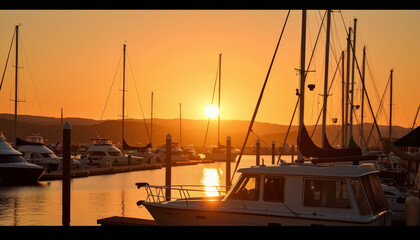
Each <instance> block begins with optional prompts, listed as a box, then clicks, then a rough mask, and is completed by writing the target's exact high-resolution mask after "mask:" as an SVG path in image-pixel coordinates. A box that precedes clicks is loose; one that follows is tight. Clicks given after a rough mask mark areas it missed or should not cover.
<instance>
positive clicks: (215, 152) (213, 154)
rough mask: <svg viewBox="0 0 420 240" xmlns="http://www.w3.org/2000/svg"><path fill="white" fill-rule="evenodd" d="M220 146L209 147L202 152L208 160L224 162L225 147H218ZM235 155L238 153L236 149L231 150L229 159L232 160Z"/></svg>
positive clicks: (234, 158)
mask: <svg viewBox="0 0 420 240" xmlns="http://www.w3.org/2000/svg"><path fill="white" fill-rule="evenodd" d="M220 146H221V145H220ZM220 146H218V147H211V148H210V150H209V151H208V152H206V153H204V155H205V156H206V157H205V158H206V159H208V160H213V161H216V162H221V161H223V162H226V147H224V146H222V147H220ZM237 156H238V153H237V152H236V151H232V152H231V154H230V161H231V162H234V161H235V160H236V157H237Z"/></svg>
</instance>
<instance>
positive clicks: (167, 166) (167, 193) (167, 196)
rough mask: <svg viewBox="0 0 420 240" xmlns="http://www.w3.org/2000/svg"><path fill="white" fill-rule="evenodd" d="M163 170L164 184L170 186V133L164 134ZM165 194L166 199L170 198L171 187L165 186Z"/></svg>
mask: <svg viewBox="0 0 420 240" xmlns="http://www.w3.org/2000/svg"><path fill="white" fill-rule="evenodd" d="M165 160H166V161H165V163H166V166H165V170H166V174H165V185H166V186H170V185H171V178H172V176H171V168H172V136H171V134H169V133H168V135H166V159H165ZM165 195H166V201H169V200H170V199H171V189H170V188H166V190H165Z"/></svg>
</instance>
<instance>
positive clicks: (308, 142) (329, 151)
mask: <svg viewBox="0 0 420 240" xmlns="http://www.w3.org/2000/svg"><path fill="white" fill-rule="evenodd" d="M325 143H326V144H325V146H326V147H325V148H320V147H318V146H316V145H315V143H314V142H313V141H312V139H311V137H310V136H309V134H308V131H307V130H306V127H305V126H303V127H302V131H301V134H300V139H299V136H298V145H299V148H300V152H301V153H302V155H303V156H305V157H315V158H334V157H349V156H361V155H362V149H361V148H360V147H352V148H344V149H336V148H333V147H331V145H330V144H329V143H328V140H327V141H326V142H325Z"/></svg>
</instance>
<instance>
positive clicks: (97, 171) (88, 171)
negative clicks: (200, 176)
mask: <svg viewBox="0 0 420 240" xmlns="http://www.w3.org/2000/svg"><path fill="white" fill-rule="evenodd" d="M161 168H162V165H161V164H155V165H122V166H112V167H103V168H83V169H72V170H71V173H70V176H71V177H72V178H79V177H88V176H95V175H107V174H115V173H122V172H131V171H141V170H152V169H161ZM61 179H63V172H62V171H52V172H49V173H45V174H44V175H42V177H41V178H40V179H39V181H51V180H61Z"/></svg>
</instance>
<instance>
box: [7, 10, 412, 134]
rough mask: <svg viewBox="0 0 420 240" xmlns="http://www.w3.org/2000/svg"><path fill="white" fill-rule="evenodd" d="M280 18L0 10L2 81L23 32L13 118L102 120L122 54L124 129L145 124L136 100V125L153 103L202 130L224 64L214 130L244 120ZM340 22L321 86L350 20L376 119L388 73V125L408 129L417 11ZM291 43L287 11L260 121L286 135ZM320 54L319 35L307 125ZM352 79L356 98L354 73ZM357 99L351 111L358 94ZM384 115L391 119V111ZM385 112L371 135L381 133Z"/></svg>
mask: <svg viewBox="0 0 420 240" xmlns="http://www.w3.org/2000/svg"><path fill="white" fill-rule="evenodd" d="M286 14H287V11H286V10H0V33H1V36H2V37H1V39H0V69H1V70H2V71H3V68H4V65H5V62H6V57H7V53H8V49H9V46H10V41H11V38H12V34H13V31H14V27H15V25H16V24H19V23H20V24H22V26H21V27H20V39H21V40H23V48H24V53H25V55H23V52H22V51H20V52H21V53H22V55H20V59H21V60H23V63H22V62H21V63H20V65H22V64H23V66H24V68H23V69H21V70H19V71H20V74H21V78H20V82H21V83H20V86H21V87H22V89H19V91H20V96H19V100H24V101H25V102H24V103H19V114H29V115H41V116H52V117H60V109H61V108H63V109H64V116H65V117H82V118H93V119H100V118H101V115H102V111H103V110H104V107H105V101H106V99H107V96H108V93H109V91H110V89H111V84H112V81H113V79H114V75H115V74H116V72H117V66H118V63H119V60H120V58H121V55H122V49H123V44H124V43H126V44H127V54H128V61H127V72H126V81H127V85H126V88H127V89H128V92H127V99H126V101H127V106H126V115H128V117H130V118H142V117H143V115H142V113H141V109H140V105H139V100H140V102H141V104H142V107H143V111H144V116H145V117H146V118H150V113H151V110H150V102H151V92H152V91H153V92H154V110H153V113H154V117H157V118H178V117H179V103H182V117H183V118H190V119H205V118H206V116H205V114H204V108H205V107H206V106H207V105H208V104H209V103H210V101H211V95H212V91H213V84H214V80H215V76H216V70H217V65H218V55H219V53H222V54H223V55H222V108H221V118H222V119H238V120H250V119H251V117H252V114H253V111H254V108H255V105H256V102H257V99H258V96H259V93H260V90H261V87H262V84H263V82H264V79H265V76H266V73H267V70H268V67H269V64H270V61H271V58H272V55H273V52H274V49H275V46H276V44H277V40H278V37H279V35H280V32H281V28H282V26H283V23H284V20H285V18H286ZM323 14H324V10H310V11H308V25H309V26H308V33H307V34H308V35H307V57H306V58H307V61H308V60H309V56H310V54H311V52H312V48H313V45H314V42H315V39H316V34H317V32H318V29H319V25H320V22H321V16H322V15H323ZM341 14H342V15H341ZM341 14H340V12H334V13H333V21H332V34H333V36H332V48H333V49H334V50H333V51H331V55H330V70H329V72H330V79H331V76H332V74H333V73H334V70H335V68H336V64H337V62H336V60H335V59H338V58H339V55H340V54H341V51H342V50H345V48H346V43H345V41H346V39H345V38H346V36H345V27H344V24H346V26H347V28H348V26H353V18H354V17H356V18H357V19H358V25H357V39H356V41H357V42H356V51H357V53H356V54H357V57H358V61H359V64H361V62H362V47H363V46H366V48H367V56H368V63H369V67H370V69H369V71H367V72H366V77H367V79H366V81H367V82H368V83H367V87H368V92H369V94H370V98H371V101H372V104H373V107H374V111H375V112H376V109H377V107H378V96H379V97H380V96H382V94H383V90H384V88H385V84H386V82H387V80H388V77H389V72H390V69H391V68H393V69H394V82H395V85H394V93H395V94H394V103H395V105H394V118H393V123H394V124H396V125H401V126H405V127H408V126H410V127H411V124H412V122H413V120H414V116H415V113H416V111H417V107H418V105H419V104H420V101H419V97H418V94H419V92H420V91H419V90H420V84H419V83H418V81H419V80H418V79H417V78H418V76H419V74H418V72H419V71H420V68H419V66H420V65H419V64H420V60H419V59H418V56H419V55H420V44H419V43H420V26H419V25H418V23H419V22H420V11H418V10H402V11H397V10H357V11H350V10H342V11H341ZM342 17H343V18H342ZM300 36H301V11H299V10H294V11H292V12H291V15H290V18H289V22H288V25H287V26H286V30H285V33H284V37H283V40H282V42H281V44H280V48H279V51H278V55H277V57H276V60H275V63H274V65H273V69H272V72H271V76H270V78H269V81H268V85H267V89H266V91H265V95H264V98H263V101H262V103H261V107H260V110H259V113H258V115H257V119H256V120H257V121H262V122H271V123H278V124H289V122H290V118H291V115H292V112H293V109H294V106H295V103H296V95H295V89H296V88H298V87H299V75H297V72H296V71H295V70H294V69H295V68H299V67H300V66H299V64H300ZM23 48H22V47H21V48H20V49H21V50H22V49H23ZM12 54H14V50H12ZM324 54H325V32H323V33H322V34H321V41H320V45H319V46H318V48H317V51H316V53H315V60H314V65H312V67H311V70H316V72H315V73H309V77H308V79H307V83H315V84H316V88H315V91H314V92H309V91H306V93H307V94H306V102H305V106H306V115H305V123H306V124H313V123H315V121H316V119H317V116H318V113H319V110H320V108H321V104H322V98H321V97H320V96H319V94H322V93H323V92H322V91H323V81H324ZM10 61H11V62H10V63H9V67H8V70H7V72H6V77H5V80H4V85H3V89H2V90H1V92H0V102H1V104H0V112H1V113H13V112H14V108H13V106H14V105H13V102H11V101H10V99H13V98H14V95H13V92H14V88H13V87H14V85H13V84H14V83H13V81H14V73H13V71H14V69H13V68H12V67H11V66H12V65H14V56H11V59H10ZM121 64H122V63H121ZM130 66H131V67H130ZM120 69H121V65H120V68H119V70H118V72H117V75H116V78H115V82H114V85H113V87H112V89H111V94H110V98H109V101H108V104H107V106H106V108H105V112H104V116H103V119H116V118H120V115H121V97H122V92H121V91H119V89H122V77H121V75H122V74H121V70H120ZM133 75H134V78H133ZM338 76H341V75H338ZM338 76H337V77H338ZM355 76H356V80H355V81H356V88H357V89H360V79H359V77H358V74H357V72H356V74H355ZM134 81H136V85H137V89H136V88H135V86H134ZM339 81H341V80H340V78H336V79H335V83H334V86H333V88H332V90H333V92H332V96H331V97H330V98H329V100H328V101H329V102H328V109H329V110H328V120H327V123H328V124H331V123H332V121H331V118H334V117H337V118H339V119H340V117H341V112H340V107H341V85H340V83H339ZM373 82H374V83H375V85H376V87H377V89H376V90H375V89H374V88H373V84H372V83H373ZM34 85H35V89H34ZM137 90H138V92H136V91H137ZM375 91H376V92H377V93H375ZM137 94H138V96H139V98H138V96H137ZM36 95H37V96H38V98H37V97H36ZM355 97H356V98H357V99H356V100H355V101H356V102H355V104H360V90H356V91H355ZM38 100H39V102H38ZM384 106H385V107H386V108H387V109H388V108H389V100H386V103H385V105H384ZM365 109H366V112H365V115H367V116H368V117H366V119H365V120H367V121H371V120H370V119H371V118H370V112H368V111H369V109H368V108H367V106H366V108H365ZM387 109H386V112H385V113H384V114H383V115H382V117H381V119H378V120H379V122H380V123H383V124H388V119H386V114H388V113H387V112H388V110H387ZM358 116H360V113H358ZM296 117H297V115H296ZM359 119H360V117H359ZM358 121H360V120H358ZM339 122H340V120H339ZM320 123H321V121H320ZM295 124H297V118H296V120H295Z"/></svg>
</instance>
